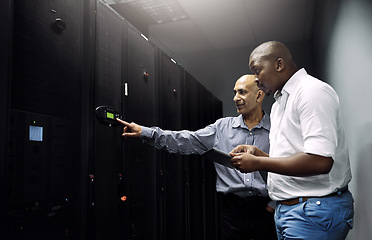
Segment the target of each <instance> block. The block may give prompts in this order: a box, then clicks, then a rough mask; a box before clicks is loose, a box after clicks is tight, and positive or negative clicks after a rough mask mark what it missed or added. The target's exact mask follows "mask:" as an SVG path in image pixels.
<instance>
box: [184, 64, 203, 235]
mask: <svg viewBox="0 0 372 240" xmlns="http://www.w3.org/2000/svg"><path fill="white" fill-rule="evenodd" d="M182 85H183V89H184V96H183V101H182V106H183V107H182V110H183V111H182V124H183V126H184V127H185V128H186V129H189V130H192V131H196V130H198V129H200V128H203V127H205V126H203V124H202V123H201V122H200V120H201V110H200V98H201V97H202V96H200V94H199V89H200V87H201V85H200V83H199V82H198V81H197V80H196V79H195V78H194V77H193V76H192V75H191V74H190V73H188V72H187V71H185V72H184V79H183V84H182ZM185 159H186V165H187V169H188V171H187V173H188V175H187V178H188V196H189V197H188V212H189V214H188V215H189V239H195V240H202V239H205V234H206V232H205V214H204V208H205V201H204V199H205V194H204V192H205V176H204V160H203V159H202V157H201V156H198V155H190V156H187V157H185Z"/></svg>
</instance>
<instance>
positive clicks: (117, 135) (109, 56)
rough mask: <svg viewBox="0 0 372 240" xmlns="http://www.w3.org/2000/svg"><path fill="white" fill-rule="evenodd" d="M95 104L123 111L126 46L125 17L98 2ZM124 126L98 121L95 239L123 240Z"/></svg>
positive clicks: (93, 195)
mask: <svg viewBox="0 0 372 240" xmlns="http://www.w3.org/2000/svg"><path fill="white" fill-rule="evenodd" d="M96 22H97V30H96V78H95V105H96V107H99V106H108V107H110V108H112V109H115V110H117V111H119V112H121V111H122V95H123V94H122V67H123V65H122V49H123V34H122V33H123V25H124V20H123V19H122V18H121V17H119V16H118V15H117V14H116V12H114V11H113V10H112V9H111V8H110V7H108V6H107V5H106V4H105V3H103V2H99V3H98V5H97V21H96ZM121 131H122V130H121V127H120V126H113V125H109V124H106V123H105V122H102V121H100V120H99V119H98V118H96V120H95V132H94V165H93V166H92V169H91V170H92V172H91V174H92V175H91V178H92V179H91V182H92V183H91V184H93V186H92V192H91V193H90V194H91V198H90V205H91V208H92V209H93V213H94V215H93V216H94V222H93V224H94V225H93V226H94V228H92V229H91V231H94V239H97V240H99V239H121V238H122V227H123V225H122V224H123V218H122V216H121V212H122V211H121V208H122V207H121V206H122V202H121V197H122V196H120V193H121V192H120V189H119V188H120V187H121V181H122V162H123V154H122V144H121Z"/></svg>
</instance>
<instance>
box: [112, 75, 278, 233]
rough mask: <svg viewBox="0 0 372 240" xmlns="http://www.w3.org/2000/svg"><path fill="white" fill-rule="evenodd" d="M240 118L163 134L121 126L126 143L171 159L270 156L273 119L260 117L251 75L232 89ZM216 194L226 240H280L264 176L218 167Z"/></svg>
mask: <svg viewBox="0 0 372 240" xmlns="http://www.w3.org/2000/svg"><path fill="white" fill-rule="evenodd" d="M234 94H235V96H234V102H235V105H236V109H237V112H238V113H239V114H240V115H239V116H238V117H225V118H222V119H219V120H217V121H216V122H215V123H213V124H210V125H208V126H207V127H205V128H203V129H200V130H198V131H195V132H192V131H187V130H184V131H164V130H162V129H160V128H158V127H152V128H148V127H143V126H139V125H137V124H135V123H127V122H125V121H120V120H118V121H120V122H121V123H122V124H124V125H125V127H124V130H123V136H124V137H141V138H142V139H144V140H145V141H146V142H147V143H149V144H151V145H153V146H155V147H157V148H161V149H165V150H167V151H169V152H172V153H179V154H203V153H204V152H206V151H208V150H210V149H212V148H213V147H215V148H218V149H220V150H222V151H224V152H229V151H231V150H232V149H233V148H234V147H236V146H238V145H240V144H250V145H254V146H256V147H258V148H260V149H264V150H265V151H268V150H269V130H270V120H269V116H268V115H267V114H265V113H264V112H263V111H262V101H263V99H264V95H265V94H264V92H263V91H262V90H260V89H259V88H258V87H257V84H256V83H255V77H254V76H253V75H244V76H242V77H241V78H239V79H238V80H237V81H236V83H235V86H234ZM215 169H216V172H217V181H216V189H217V192H219V193H220V194H221V195H222V196H223V197H222V198H223V203H222V209H221V229H220V230H221V237H222V239H231V240H232V239H236V240H238V239H262V240H270V239H276V233H275V226H274V219H273V214H272V211H270V212H269V211H267V210H266V209H268V210H270V209H272V208H270V207H268V206H267V204H268V203H269V201H270V199H269V197H268V192H267V189H266V181H265V179H264V178H266V177H265V174H267V173H265V174H262V173H260V172H251V173H241V172H240V171H238V170H236V169H232V168H228V167H225V166H223V165H220V164H217V163H215Z"/></svg>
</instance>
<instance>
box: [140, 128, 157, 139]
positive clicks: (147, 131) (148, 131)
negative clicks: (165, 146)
mask: <svg viewBox="0 0 372 240" xmlns="http://www.w3.org/2000/svg"><path fill="white" fill-rule="evenodd" d="M153 135H154V129H152V128H149V127H144V126H142V129H141V138H152V136H153Z"/></svg>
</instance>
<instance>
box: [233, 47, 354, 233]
mask: <svg viewBox="0 0 372 240" xmlns="http://www.w3.org/2000/svg"><path fill="white" fill-rule="evenodd" d="M249 66H250V68H251V70H252V72H253V73H254V74H255V75H256V82H257V84H258V86H259V87H260V89H262V90H263V91H264V92H265V93H266V95H269V94H271V93H273V94H274V98H275V99H276V102H275V103H274V105H273V106H272V111H271V131H270V136H269V139H270V151H269V154H267V153H265V152H263V151H262V150H260V149H258V148H257V147H253V146H247V145H244V146H239V147H237V148H235V149H234V150H233V151H232V152H231V155H233V156H234V157H233V158H232V159H231V161H232V164H233V165H234V166H235V167H236V168H237V169H239V170H240V171H242V172H251V171H258V170H264V171H268V172H269V175H268V188H269V195H270V197H271V198H272V199H273V200H276V201H277V203H278V204H277V209H276V211H275V223H276V228H277V234H278V238H279V239H303V240H306V239H309V240H310V239H317V240H320V239H345V238H346V236H347V234H348V232H349V230H350V229H351V228H352V223H353V215H354V210H353V198H352V195H351V193H350V192H349V191H348V189H347V184H348V183H349V182H350V180H351V170H350V163H349V156H348V150H347V144H346V139H345V135H344V130H343V125H342V121H341V113H340V103H339V99H338V96H337V93H336V92H335V91H334V90H333V89H332V87H331V86H329V85H328V84H326V83H324V82H322V81H320V80H318V79H316V78H314V77H312V76H310V75H308V74H307V72H306V71H305V69H299V68H298V67H297V66H296V64H295V63H294V61H293V60H292V56H291V53H290V51H289V50H288V48H287V47H286V46H285V45H284V44H282V43H280V42H277V41H270V42H265V43H263V44H261V45H259V46H258V47H257V48H256V49H254V50H253V52H252V53H251V55H250V58H249Z"/></svg>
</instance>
